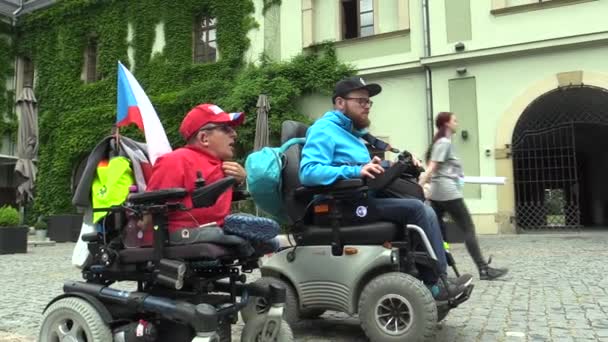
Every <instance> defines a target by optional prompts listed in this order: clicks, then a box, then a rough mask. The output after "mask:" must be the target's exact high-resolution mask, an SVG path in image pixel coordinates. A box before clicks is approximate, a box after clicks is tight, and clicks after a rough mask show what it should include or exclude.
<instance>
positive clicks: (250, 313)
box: [241, 277, 300, 324]
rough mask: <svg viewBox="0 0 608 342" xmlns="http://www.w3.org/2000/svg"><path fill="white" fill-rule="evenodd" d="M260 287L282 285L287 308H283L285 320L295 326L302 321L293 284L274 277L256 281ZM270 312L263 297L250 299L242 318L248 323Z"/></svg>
mask: <svg viewBox="0 0 608 342" xmlns="http://www.w3.org/2000/svg"><path fill="white" fill-rule="evenodd" d="M255 283H256V284H260V285H264V286H267V285H270V284H275V285H280V286H282V287H284V288H285V306H284V308H283V318H284V319H285V320H286V321H287V322H288V323H289V324H294V323H296V322H298V321H299V320H300V310H299V309H298V308H299V304H298V297H297V295H296V291H295V289H294V288H293V286H291V284H289V283H287V282H286V281H284V280H282V279H279V278H274V277H262V278H260V279H258V280H256V281H255ZM266 312H268V302H267V301H266V299H265V298H262V297H254V296H251V297H249V303H247V305H246V306H245V307H244V308H243V309H242V310H241V318H242V319H243V322H245V323H247V322H249V321H250V320H252V319H253V318H254V317H258V316H260V315H264V314H265V313H266Z"/></svg>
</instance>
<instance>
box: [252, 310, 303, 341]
mask: <svg viewBox="0 0 608 342" xmlns="http://www.w3.org/2000/svg"><path fill="white" fill-rule="evenodd" d="M265 324H266V317H265V316H256V317H254V318H252V319H251V320H249V322H247V323H246V324H245V327H244V328H243V333H242V334H241V342H261V341H272V342H291V341H293V333H292V332H291V327H290V326H289V324H288V323H287V322H285V320H281V327H280V328H279V333H278V334H277V336H276V337H275V338H274V339H273V340H269V339H267V338H265V336H263V335H262V334H263V330H264V325H265Z"/></svg>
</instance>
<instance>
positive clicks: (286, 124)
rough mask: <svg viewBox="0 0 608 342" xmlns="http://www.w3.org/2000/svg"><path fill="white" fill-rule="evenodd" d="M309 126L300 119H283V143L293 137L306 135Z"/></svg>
mask: <svg viewBox="0 0 608 342" xmlns="http://www.w3.org/2000/svg"><path fill="white" fill-rule="evenodd" d="M308 127H309V126H308V125H306V124H304V123H301V122H298V121H293V120H287V121H283V124H282V125H281V144H283V143H284V142H286V141H287V140H289V139H291V138H304V137H306V131H307V130H308Z"/></svg>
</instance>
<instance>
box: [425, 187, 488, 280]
mask: <svg viewBox="0 0 608 342" xmlns="http://www.w3.org/2000/svg"><path fill="white" fill-rule="evenodd" d="M431 207H433V210H435V214H437V218H438V219H439V225H440V226H441V234H442V235H443V239H444V240H445V237H446V225H445V221H444V215H445V213H448V214H450V216H451V217H452V219H453V220H454V222H455V223H456V224H457V225H458V227H460V229H462V231H463V232H464V243H465V245H466V247H467V250H468V251H469V255H470V256H471V258H473V261H474V262H475V264H476V265H477V267H478V268H481V267H483V266H485V265H486V261H485V260H484V258H483V256H482V255H481V249H480V248H479V242H478V241H477V235H476V234H475V224H473V219H472V218H471V214H470V213H469V209H468V208H467V205H466V204H465V203H464V200H463V199H462V198H459V199H455V200H450V201H431Z"/></svg>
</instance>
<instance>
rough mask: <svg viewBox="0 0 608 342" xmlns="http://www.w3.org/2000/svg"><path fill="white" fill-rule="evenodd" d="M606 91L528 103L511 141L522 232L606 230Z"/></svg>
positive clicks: (564, 92) (576, 90)
mask: <svg viewBox="0 0 608 342" xmlns="http://www.w3.org/2000/svg"><path fill="white" fill-rule="evenodd" d="M603 146H608V90H606V89H603V88H598V87H590V86H571V87H561V88H557V89H555V90H552V91H550V92H548V93H545V94H544V95H542V96H540V97H539V98H537V99H536V100H535V101H533V102H532V103H530V104H529V105H528V106H527V108H526V109H525V110H524V111H523V113H522V114H521V116H520V117H519V119H518V121H517V124H516V125H515V128H514V130H513V136H512V145H511V150H512V159H513V177H514V188H515V189H514V190H515V221H516V225H517V227H518V228H520V229H523V230H538V229H550V230H552V229H563V228H566V229H578V228H580V227H583V226H584V227H601V226H604V227H607V226H608V182H607V181H606V179H605V177H606V176H605V175H604V174H603V173H602V170H604V169H606V168H607V167H608V151H606V149H605V148H604V147H603Z"/></svg>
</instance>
